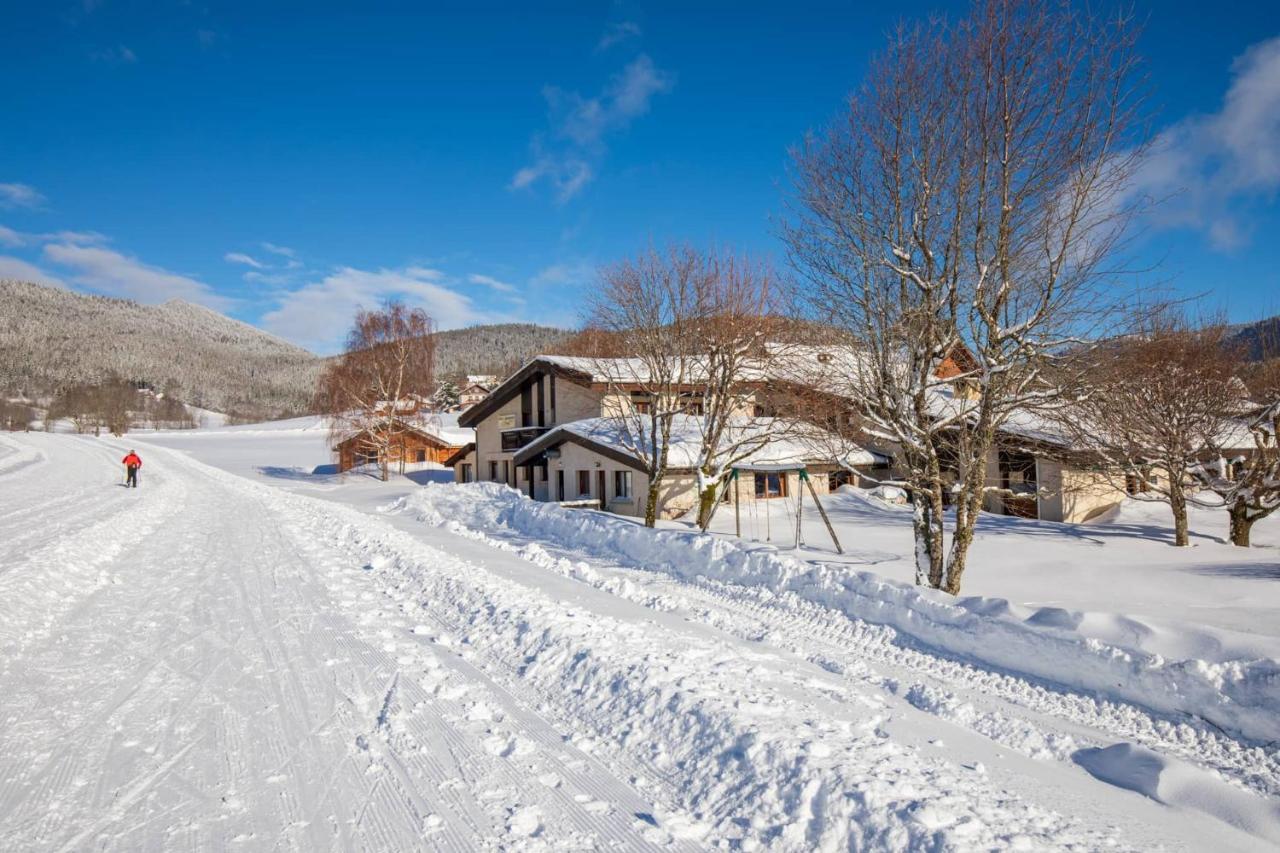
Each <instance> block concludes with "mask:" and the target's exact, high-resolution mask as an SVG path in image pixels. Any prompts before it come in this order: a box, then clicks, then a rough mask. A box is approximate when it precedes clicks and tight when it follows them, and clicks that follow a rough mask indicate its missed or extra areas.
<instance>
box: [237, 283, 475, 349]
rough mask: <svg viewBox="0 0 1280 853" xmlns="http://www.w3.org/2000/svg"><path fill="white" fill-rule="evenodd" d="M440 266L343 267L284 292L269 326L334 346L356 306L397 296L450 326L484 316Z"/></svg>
mask: <svg viewBox="0 0 1280 853" xmlns="http://www.w3.org/2000/svg"><path fill="white" fill-rule="evenodd" d="M442 279H443V276H442V274H441V273H440V272H439V271H438V270H432V269H426V268H422V267H407V268H405V269H398V270H393V269H379V270H377V271H370V270H360V269H355V268H353V267H340V268H339V269H336V270H334V271H333V272H332V273H330V274H329V275H327V276H325V277H324V278H323V279H322V280H320V281H318V282H315V283H314V284H308V285H306V286H305V287H302V288H300V289H298V290H294V291H291V292H290V293H287V294H285V295H284V296H282V297H281V299H280V301H279V305H278V307H277V308H276V309H275V310H273V311H270V312H268V313H267V314H265V315H264V316H263V318H262V325H263V326H264V327H265V328H267V329H268V330H269V331H271V332H273V333H275V334H277V335H280V336H281V337H285V338H288V339H290V340H292V341H295V342H296V343H299V344H302V345H304V346H308V347H311V348H313V349H318V350H321V351H325V350H332V349H333V348H334V347H335V346H336V345H338V344H339V343H340V342H341V340H342V338H343V337H344V336H345V335H346V333H347V330H348V329H349V328H350V326H351V321H352V320H353V319H354V317H355V313H356V310H357V309H358V308H362V307H363V308H376V307H377V306H378V305H379V304H381V303H382V302H384V301H385V300H387V299H391V298H399V299H403V300H404V301H405V302H406V303H408V304H410V305H413V306H418V307H421V308H423V309H424V310H425V311H426V312H427V313H428V314H430V315H431V317H432V319H434V320H435V322H436V324H437V326H438V327H439V328H442V329H452V328H457V327H460V326H465V325H467V324H468V323H473V322H475V321H477V320H479V319H480V314H479V313H478V312H477V311H476V310H475V308H474V307H473V306H472V304H471V300H470V299H468V298H467V297H466V296H464V295H463V294H461V293H458V292H456V291H454V290H451V289H449V288H448V287H446V286H445V285H444V284H442V283H441V280H442Z"/></svg>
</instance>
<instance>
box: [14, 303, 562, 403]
mask: <svg viewBox="0 0 1280 853" xmlns="http://www.w3.org/2000/svg"><path fill="white" fill-rule="evenodd" d="M566 335H567V333H566V332H565V331H563V330H561V329H553V328H548V327H546V326H535V325H532V324H526V323H511V324H503V325H492V326H474V327H471V328H468V329H456V330H453V331H448V332H441V333H440V334H439V335H438V336H437V344H436V375H437V376H438V377H445V376H456V375H461V374H468V373H499V374H500V373H504V372H505V371H506V370H508V369H509V368H510V367H511V366H513V365H515V364H518V363H520V362H523V361H524V360H526V359H528V358H529V357H530V356H531V355H534V354H536V353H539V352H543V351H547V350H550V349H554V348H555V347H556V346H557V345H558V344H559V343H560V342H561V341H563V340H564V338H565V337H566ZM325 363H326V359H323V358H321V357H319V356H316V355H314V354H312V353H310V352H308V351H307V350H304V349H302V348H300V347H297V346H294V345H293V344H290V343H288V342H286V341H283V340H280V339H279V338H276V337H274V336H272V335H269V334H267V333H266V332H264V331H262V330H260V329H257V328H254V327H253V326H250V325H248V324H245V323H241V322H239V321H237V320H232V319H230V318H229V317H225V316H223V315H222V314H219V313H217V312H216V311H211V310H209V309H208V308H202V307H200V306H198V305H192V304H190V303H188V302H181V301H176V300H175V301H171V302H166V303H164V304H163V305H141V304H139V303H137V302H132V301H129V300H124V299H111V298H108V297H105V296H90V295H86V294H81V293H74V292H72V291H68V290H61V289H58V288H53V287H46V286H43V285H37V284H30V283H26V282H19V281H12V280H0V398H3V397H4V396H22V397H26V398H32V399H35V398H48V397H51V396H53V395H54V394H56V393H58V392H60V391H63V390H66V389H67V388H69V387H71V386H74V385H96V384H100V383H103V382H106V381H107V380H110V379H121V380H125V381H127V382H131V383H135V384H145V385H146V386H147V387H151V388H154V389H155V390H157V391H163V392H166V393H167V394H169V395H170V396H174V397H177V398H178V399H180V400H182V401H183V402H186V403H190V404H192V405H195V406H200V407H203V408H208V409H214V410H217V411H220V412H235V413H239V414H241V415H243V416H245V417H250V418H265V417H272V416H276V415H284V414H293V413H298V412H302V411H305V410H306V409H307V408H308V405H309V403H310V401H311V397H312V394H313V392H314V390H315V385H316V379H317V378H318V377H319V374H320V371H321V370H322V369H323V367H324V365H325Z"/></svg>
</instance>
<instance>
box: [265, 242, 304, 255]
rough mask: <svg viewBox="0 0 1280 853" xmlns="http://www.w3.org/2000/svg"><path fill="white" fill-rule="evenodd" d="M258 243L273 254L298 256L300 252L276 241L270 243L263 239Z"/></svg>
mask: <svg viewBox="0 0 1280 853" xmlns="http://www.w3.org/2000/svg"><path fill="white" fill-rule="evenodd" d="M258 245H259V246H261V247H262V248H264V249H266V250H267V251H268V252H270V253H271V254H273V255H280V256H282V257H285V258H296V257H297V256H298V253H297V252H295V251H294V250H293V249H290V248H289V247H288V246H279V245H277V244H275V243H268V242H267V241H266V240H263V241H262V242H261V243H259V244H258Z"/></svg>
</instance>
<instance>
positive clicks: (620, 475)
mask: <svg viewBox="0 0 1280 853" xmlns="http://www.w3.org/2000/svg"><path fill="white" fill-rule="evenodd" d="M613 496H614V497H615V498H618V499H619V500H627V499H629V498H630V497H631V472H630V471H614V472H613Z"/></svg>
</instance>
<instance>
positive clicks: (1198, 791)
mask: <svg viewBox="0 0 1280 853" xmlns="http://www.w3.org/2000/svg"><path fill="white" fill-rule="evenodd" d="M1072 758H1073V759H1074V760H1075V762H1076V763H1077V764H1079V765H1080V766H1081V767H1083V768H1084V769H1085V770H1087V771H1088V772H1089V774H1090V775H1091V776H1093V777H1094V778H1096V779H1100V780H1102V781H1103V782H1106V783H1108V784H1111V785H1115V786H1117V787H1119V788H1126V789H1128V790H1130V791H1134V792H1136V793H1139V794H1142V795H1143V796H1144V797H1149V798H1151V799H1153V800H1155V801H1156V802H1158V803H1164V804H1166V805H1170V806H1176V807H1178V808H1182V809H1188V810H1194V811H1201V812H1205V813H1206V814H1210V815H1213V816H1214V817H1216V818H1218V819H1219V820H1221V821H1223V822H1224V823H1229V824H1231V825H1232V826H1235V827H1239V828H1240V829H1242V830H1244V831H1245V832H1248V833H1249V834H1251V835H1256V836H1258V837H1259V838H1264V839H1266V840H1267V841H1270V842H1272V843H1276V844H1280V804H1276V803H1275V802H1272V801H1269V800H1266V799H1263V798H1261V797H1258V796H1255V795H1254V794H1252V793H1250V792H1248V791H1242V790H1241V789H1240V788H1237V787H1236V786H1234V785H1232V784H1231V783H1230V782H1227V781H1224V780H1223V779H1221V778H1219V777H1218V776H1217V775H1215V774H1213V773H1211V772H1209V771H1207V770H1204V769H1201V768H1199V767H1196V766H1194V765H1191V764H1188V763H1187V762H1185V761H1179V760H1177V759H1174V758H1168V757H1166V756H1163V755H1160V754H1159V753H1156V752H1152V751H1151V750H1149V749H1144V748H1143V747H1141V746H1137V745H1136V744H1132V743H1117V744H1114V745H1112V746H1108V747H1106V748H1105V749H1082V750H1080V751H1078V752H1076V753H1075V754H1074V755H1073V756H1072Z"/></svg>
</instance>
